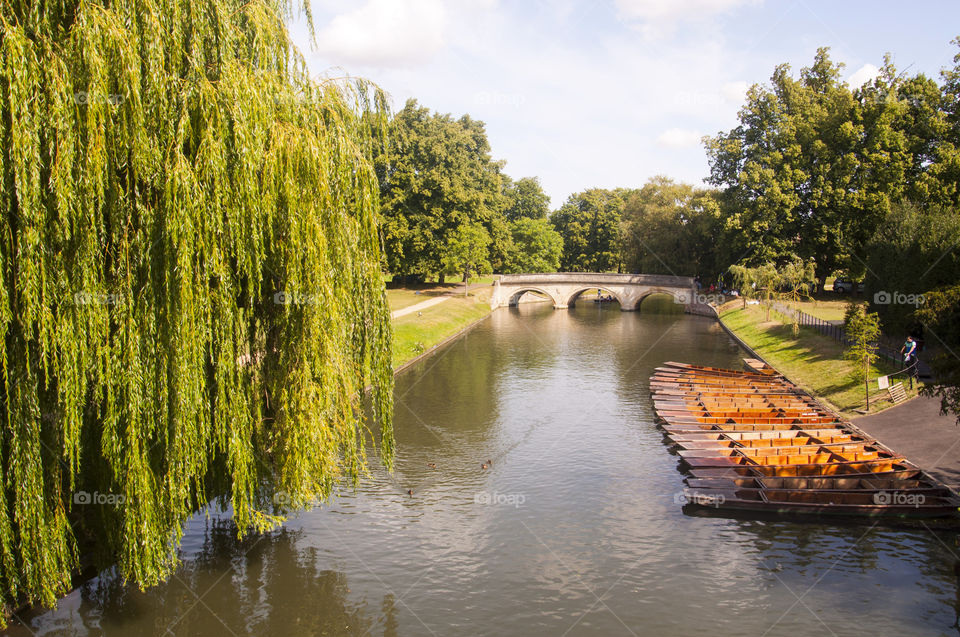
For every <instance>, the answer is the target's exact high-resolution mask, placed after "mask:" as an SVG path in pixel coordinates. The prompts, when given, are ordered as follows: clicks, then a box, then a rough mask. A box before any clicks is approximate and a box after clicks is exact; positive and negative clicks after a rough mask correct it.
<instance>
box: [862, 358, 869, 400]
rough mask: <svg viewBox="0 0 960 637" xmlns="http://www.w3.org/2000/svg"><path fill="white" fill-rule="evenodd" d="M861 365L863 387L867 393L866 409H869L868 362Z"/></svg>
mask: <svg viewBox="0 0 960 637" xmlns="http://www.w3.org/2000/svg"><path fill="white" fill-rule="evenodd" d="M863 367H864V370H863V388H864V390H865V391H866V394H867V411H870V363H869V362H867V363H864V365H863Z"/></svg>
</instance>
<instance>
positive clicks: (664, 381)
mask: <svg viewBox="0 0 960 637" xmlns="http://www.w3.org/2000/svg"><path fill="white" fill-rule="evenodd" d="M650 382H651V384H652V385H656V386H661V387H664V388H667V389H669V388H670V387H696V388H701V389H712V390H717V389H741V390H742V389H761V390H766V391H773V390H778V391H782V390H783V389H784V388H785V387H787V386H788V385H785V384H784V383H782V382H777V381H754V380H744V381H737V380H734V379H732V378H713V379H710V378H696V379H691V378H683V377H680V376H676V377H674V376H654V377H653V378H652V379H651V380H650Z"/></svg>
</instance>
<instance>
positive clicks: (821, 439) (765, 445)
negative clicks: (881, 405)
mask: <svg viewBox="0 0 960 637" xmlns="http://www.w3.org/2000/svg"><path fill="white" fill-rule="evenodd" d="M671 440H672V442H673V444H674V445H676V446H677V447H679V448H680V449H682V450H684V451H692V450H695V449H698V450H709V449H790V448H793V447H797V446H802V445H807V446H809V445H820V446H829V445H850V444H871V443H874V441H873V440H868V439H865V438H862V437H860V436H854V435H852V434H840V435H837V436H816V437H813V436H802V437H799V438H794V439H790V438H767V439H761V440H685V439H683V438H681V439H677V438H672V439H671Z"/></svg>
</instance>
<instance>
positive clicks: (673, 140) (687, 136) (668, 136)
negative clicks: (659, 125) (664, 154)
mask: <svg viewBox="0 0 960 637" xmlns="http://www.w3.org/2000/svg"><path fill="white" fill-rule="evenodd" d="M701 137H703V135H702V134H701V133H699V132H697V131H695V130H689V129H686V128H668V129H667V130H665V131H663V132H662V133H660V136H659V137H657V144H658V145H660V146H666V147H667V148H690V147H692V146H698V145H699V144H700V138H701Z"/></svg>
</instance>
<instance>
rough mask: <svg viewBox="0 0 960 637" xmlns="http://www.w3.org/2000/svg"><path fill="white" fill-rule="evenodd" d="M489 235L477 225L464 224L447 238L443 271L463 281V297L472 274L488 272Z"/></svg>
mask: <svg viewBox="0 0 960 637" xmlns="http://www.w3.org/2000/svg"><path fill="white" fill-rule="evenodd" d="M489 258H490V234H489V233H488V232H487V231H486V229H485V228H484V227H483V226H481V225H480V224H477V223H465V224H462V225H461V226H460V227H459V228H457V229H456V230H455V231H454V232H452V233H451V234H450V236H449V237H448V238H447V246H446V249H445V250H444V254H443V266H444V270H445V271H446V272H447V273H448V274H458V275H461V276H462V280H463V295H464V296H466V295H467V291H468V290H469V286H470V276H471V275H472V274H483V273H486V272H490V261H489Z"/></svg>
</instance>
